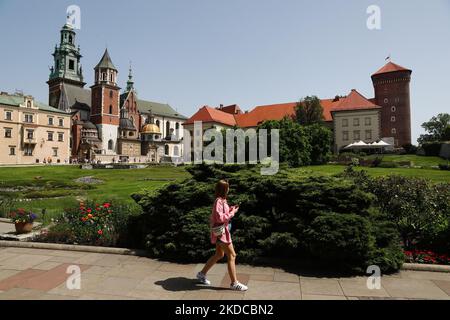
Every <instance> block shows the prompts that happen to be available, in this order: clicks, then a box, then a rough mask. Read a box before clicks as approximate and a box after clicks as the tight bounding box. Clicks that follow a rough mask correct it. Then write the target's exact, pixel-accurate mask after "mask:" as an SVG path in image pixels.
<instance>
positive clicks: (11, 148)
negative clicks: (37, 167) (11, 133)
mask: <svg viewBox="0 0 450 320" xmlns="http://www.w3.org/2000/svg"><path fill="white" fill-rule="evenodd" d="M9 155H10V156H15V155H16V147H9Z"/></svg>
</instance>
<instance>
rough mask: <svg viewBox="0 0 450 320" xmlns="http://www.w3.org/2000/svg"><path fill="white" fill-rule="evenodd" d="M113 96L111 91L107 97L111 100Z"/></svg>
mask: <svg viewBox="0 0 450 320" xmlns="http://www.w3.org/2000/svg"><path fill="white" fill-rule="evenodd" d="M113 95H114V93H113V91H112V90H111V91H109V97H110V98H111V99H112V97H113Z"/></svg>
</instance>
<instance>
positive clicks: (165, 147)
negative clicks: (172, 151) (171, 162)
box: [164, 144, 169, 156]
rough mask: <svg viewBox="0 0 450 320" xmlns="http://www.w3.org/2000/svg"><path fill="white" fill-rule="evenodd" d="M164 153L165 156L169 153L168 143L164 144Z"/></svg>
mask: <svg viewBox="0 0 450 320" xmlns="http://www.w3.org/2000/svg"><path fill="white" fill-rule="evenodd" d="M164 154H165V155H166V156H168V155H169V145H168V144H166V145H165V146H164Z"/></svg>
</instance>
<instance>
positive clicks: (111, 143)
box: [108, 140, 114, 150]
mask: <svg viewBox="0 0 450 320" xmlns="http://www.w3.org/2000/svg"><path fill="white" fill-rule="evenodd" d="M113 149H114V142H113V141H112V140H109V141H108V150H113Z"/></svg>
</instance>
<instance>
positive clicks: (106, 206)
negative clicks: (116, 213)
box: [103, 203, 111, 209]
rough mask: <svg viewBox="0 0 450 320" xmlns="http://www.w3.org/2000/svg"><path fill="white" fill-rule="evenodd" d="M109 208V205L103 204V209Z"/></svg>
mask: <svg viewBox="0 0 450 320" xmlns="http://www.w3.org/2000/svg"><path fill="white" fill-rule="evenodd" d="M110 206H111V204H110V203H105V204H104V205H103V208H105V209H108V208H109V207H110Z"/></svg>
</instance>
